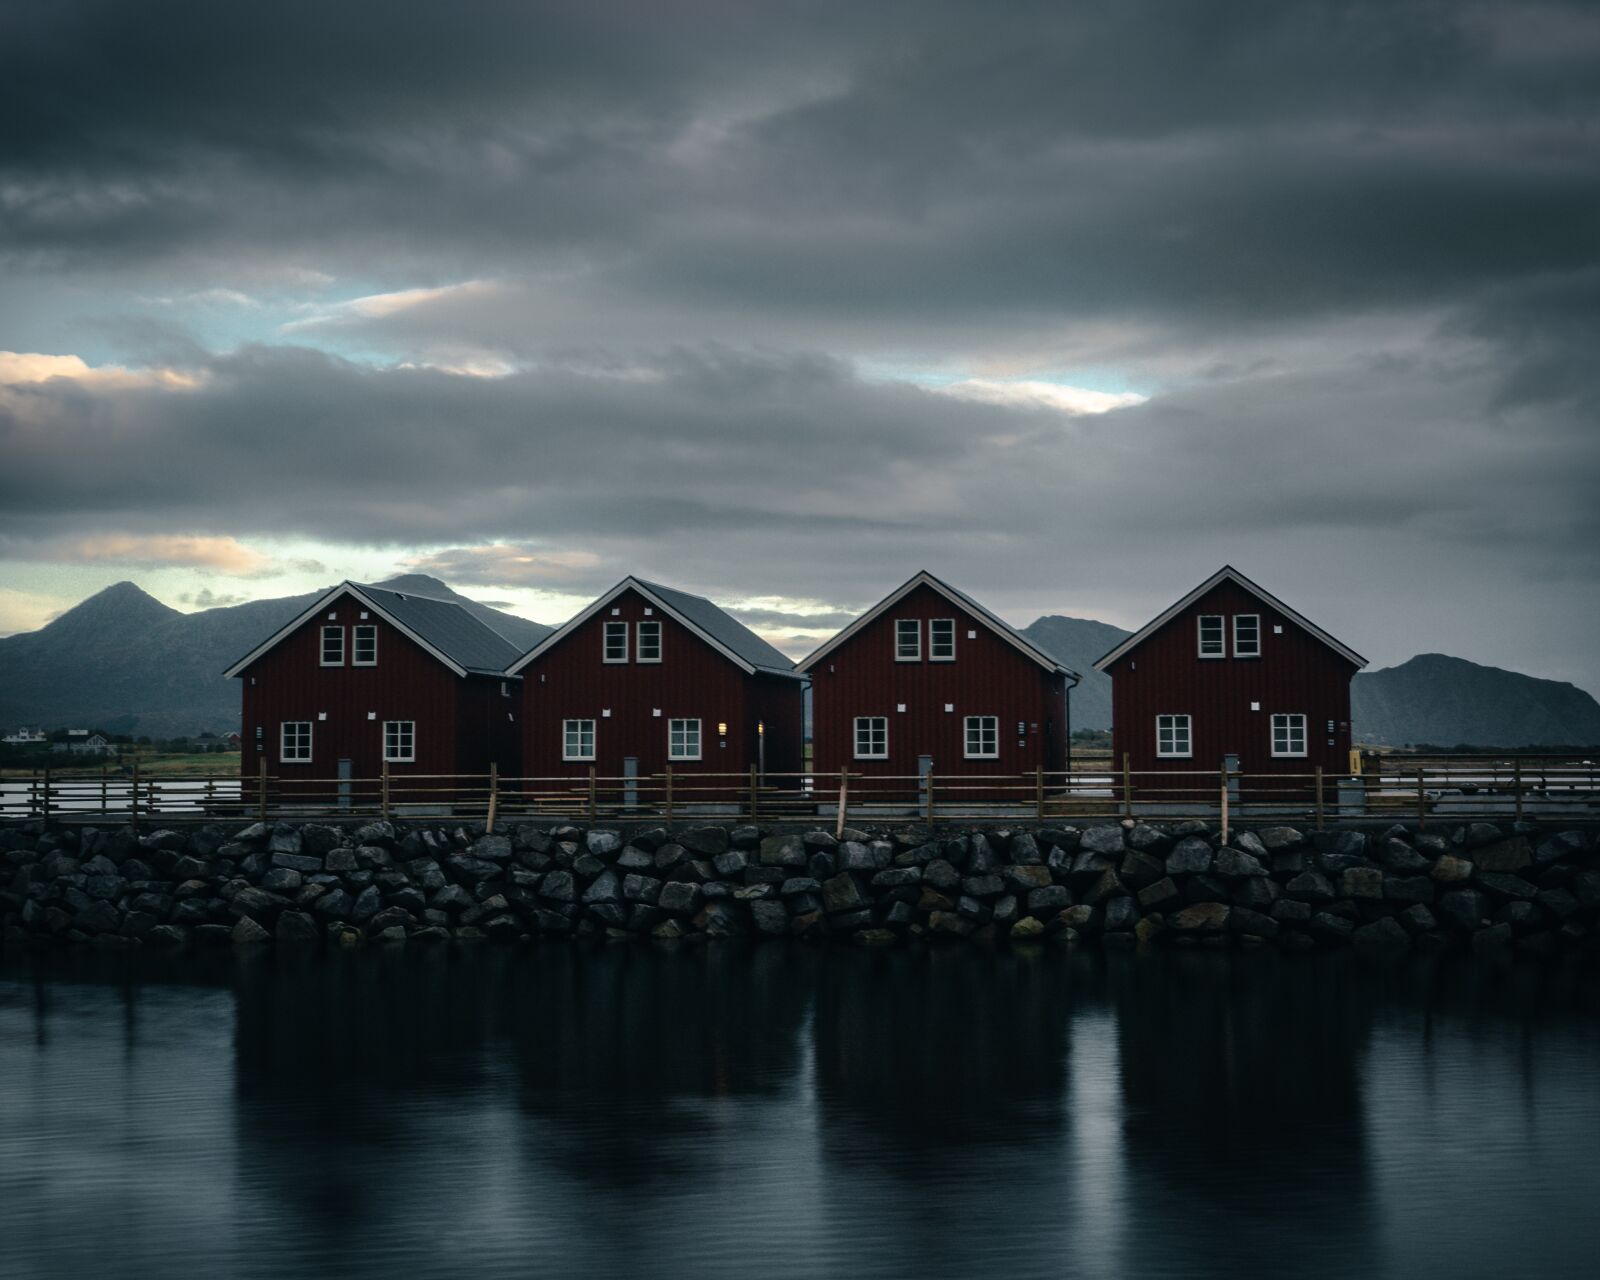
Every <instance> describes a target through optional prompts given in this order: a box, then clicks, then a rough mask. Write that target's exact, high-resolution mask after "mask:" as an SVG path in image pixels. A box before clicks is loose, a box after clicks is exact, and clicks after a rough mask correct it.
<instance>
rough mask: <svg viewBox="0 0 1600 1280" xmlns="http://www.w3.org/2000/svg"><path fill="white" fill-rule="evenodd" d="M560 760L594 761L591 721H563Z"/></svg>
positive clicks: (592, 725) (592, 724)
mask: <svg viewBox="0 0 1600 1280" xmlns="http://www.w3.org/2000/svg"><path fill="white" fill-rule="evenodd" d="M561 758H562V759H563V760H593V759H594V721H593V720H563V721H562V722H561Z"/></svg>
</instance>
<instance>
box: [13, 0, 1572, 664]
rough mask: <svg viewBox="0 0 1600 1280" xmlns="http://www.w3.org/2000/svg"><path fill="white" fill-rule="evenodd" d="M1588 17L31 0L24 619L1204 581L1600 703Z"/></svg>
mask: <svg viewBox="0 0 1600 1280" xmlns="http://www.w3.org/2000/svg"><path fill="white" fill-rule="evenodd" d="M1597 106H1600V6H1596V5H1594V4H1592V3H1574V4H1560V3H1555V4H1467V3H1418V4H1412V3H1404V2H1402V0H1377V2H1375V3H1370V4H1363V3H1360V2H1358V0H1342V2H1340V3H1326V4H1312V3H1294V2H1292V0H1259V2H1242V3H1223V2H1218V0H1212V2H1208V3H1204V4H1174V3H1171V2H1170V0H1151V2H1150V3H1137V2H1135V0H1108V2H1106V3H1071V2H1070V0H1052V2H1050V3H1045V4H1039V5H1030V4H1024V3H1012V4H1006V5H1001V6H996V5H980V4H973V3H968V4H951V5H946V4H939V3H935V2H930V0H917V2H916V3H908V4H896V3H891V2H883V0H878V2H875V3H870V4H863V3H861V2H860V0H849V2H848V3H839V4H833V3H826V2H822V0H817V2H813V3H795V4H783V5H779V4H751V3H749V2H748V0H704V2H702V3H676V2H672V3H665V2H663V3H650V4H646V3H641V2H639V0H634V2H633V3H628V4H607V3H597V2H596V0H572V2H570V3H559V4H537V3H495V4H470V3H468V4H462V3H454V4H414V5H413V4H395V3H393V0H384V2H383V3H376V2H375V0H374V2H371V3H339V4H329V3H327V0H311V2H306V3H301V2H299V0H276V2H275V3H273V4H270V5H269V4H258V5H248V4H217V3H215V0H195V2H193V3H169V2H166V0H151V2H149V3H142V4H129V3H127V0H97V2H86V0H7V3H6V4H4V5H3V6H0V633H3V632H8V631H17V630H28V629H32V628H33V627H36V626H38V625H41V624H42V623H43V622H44V621H45V620H46V619H47V618H48V617H50V616H51V615H53V614H54V613H56V612H58V611H59V610H61V609H62V608H64V607H66V606H68V605H70V604H71V603H73V602H75V601H76V600H77V599H79V598H81V597H82V596H84V595H86V594H88V593H89V592H91V591H93V590H96V589H98V588H99V587H102V586H105V585H107V584H109V583H111V582H114V581H116V580H118V579H121V578H132V579H134V580H135V581H138V582H140V583H141V584H142V585H144V586H145V587H146V588H147V589H149V590H151V591H152V592H153V593H154V594H156V595H158V596H160V597H161V598H163V599H165V600H166V601H167V602H168V603H170V604H173V605H174V606H176V607H179V608H197V607H203V606H205V605H207V604H214V603H226V602H230V601H234V600H239V599H250V598H257V597H262V596H269V595H285V594H289V593H291V592H295V591H303V590H309V589H311V588H313V587H316V586H319V585H324V584H327V583H330V582H333V581H337V580H338V579H340V578H343V577H353V578H358V579H362V578H365V579H371V578H377V577H382V576H385V575H386V574H389V573H392V572H395V571H405V570H422V571H426V572H430V573H435V574H437V575H438V576H440V577H443V578H445V579H446V580H447V581H449V582H450V583H451V584H452V585H453V586H455V587H457V588H458V589H460V590H462V591H464V592H466V593H467V594H469V595H472V596H474V597H476V598H479V599H483V600H488V601H494V602H503V603H505V604H506V605H508V606H509V607H511V608H512V609H513V610H514V611H516V612H519V613H523V614H526V615H527V616H530V617H535V618H538V619H539V620H541V621H545V622H551V623H555V622H559V621H561V620H563V619H564V618H565V617H567V616H568V615H570V614H571V613H573V612H575V611H576V610H577V609H578V608H579V607H580V606H581V605H582V603H584V602H585V601H586V600H587V599H588V598H589V597H590V596H591V595H593V594H595V593H597V592H598V591H600V590H601V589H602V588H604V587H605V586H607V585H609V584H610V583H612V582H614V581H615V580H616V579H618V578H620V577H622V576H623V575H624V574H627V573H638V574H640V575H643V576H649V577H654V578H658V579H660V580H662V581H665V582H668V583H672V584H675V585H678V586H680V587H683V588H686V589H688V590H693V591H699V592H703V593H705V594H708V595H711V596H712V597H713V598H716V599H718V600H720V601H723V602H725V603H731V604H734V605H736V606H738V607H739V608H740V609H741V610H742V611H743V613H744V616H745V617H747V618H748V619H750V620H751V621H752V623H753V624H754V625H757V627H758V629H760V630H762V631H763V632H764V633H765V634H767V635H769V636H771V637H772V638H774V639H775V640H776V641H777V642H778V643H780V644H782V645H783V646H784V647H786V648H787V649H789V650H790V651H791V652H795V653H800V652H805V651H806V650H808V649H809V648H810V647H811V646H812V645H813V644H814V643H816V642H818V641H820V640H821V639H822V638H824V637H825V636H826V635H828V634H830V633H831V631H832V630H834V629H835V628H836V627H837V626H838V625H840V623H842V622H843V621H844V620H846V619H847V618H848V617H849V616H850V615H851V614H852V613H853V612H855V611H857V610H859V609H861V608H863V607H865V606H867V605H869V604H871V603H872V602H874V601H875V600H876V599H878V598H879V597H880V596H881V595H883V594H884V593H885V592H886V591H888V590H889V589H891V588H892V587H894V586H895V585H897V584H898V583H900V582H901V581H902V580H904V579H905V578H906V577H908V576H910V575H911V574H912V573H914V572H915V571H917V570H918V569H923V568H926V569H929V570H931V571H933V572H935V573H937V574H940V575H941V576H944V577H946V578H948V579H949V580H950V581H951V582H953V583H954V584H956V585H957V586H960V587H962V588H964V589H966V590H968V591H970V592H971V593H973V594H975V595H977V596H978V597H979V598H980V599H982V600H984V601H985V602H986V603H988V604H990V605H991V606H992V607H994V608H995V609H996V610H997V611H998V612H1000V613H1001V614H1002V615H1004V616H1006V617H1007V618H1009V619H1010V620H1012V621H1014V622H1017V623H1027V622H1028V621H1031V620H1032V619H1033V618H1034V617H1036V616H1038V615H1039V614H1041V613H1064V614H1069V615H1074V616H1078V617H1090V618H1099V619H1102V620H1104V621H1107V622H1112V623H1116V624H1119V625H1122V626H1126V627H1135V626H1138V625H1140V624H1142V623H1143V622H1144V621H1146V620H1148V618H1149V617H1150V616H1151V615H1153V614H1154V613H1156V612H1158V611H1159V610H1160V609H1161V608H1163V607H1165V606H1166V605H1167V604H1168V603H1170V602H1171V601H1172V600H1173V599H1175V598H1177V597H1178V596H1179V595H1181V594H1183V593H1184V592H1186V591H1187V590H1188V589H1189V588H1190V587H1192V586H1193V585H1194V584H1195V583H1197V582H1198V581H1200V580H1201V579H1203V578H1204V577H1206V576H1207V575H1208V574H1210V573H1211V572H1212V571H1213V570H1215V569H1216V568H1217V567H1218V566H1219V565H1221V564H1222V563H1224V562H1229V563H1232V564H1234V565H1235V566H1237V567H1238V568H1239V569H1241V570H1243V571H1244V572H1245V573H1246V574H1248V575H1250V576H1252V577H1254V578H1255V579H1256V580H1257V581H1259V582H1261V583H1262V584H1263V585H1264V586H1266V587H1267V588H1268V589H1269V590H1272V591H1274V592H1275V593H1277V594H1278V595H1280V596H1281V597H1283V598H1284V599H1286V600H1287V601H1288V602H1289V603H1291V604H1293V605H1295V606H1296V607H1298V608H1300V609H1301V610H1302V611H1303V612H1305V613H1307V614H1308V615H1309V616H1310V617H1312V618H1313V619H1314V620H1315V621H1317V622H1318V623H1319V624H1321V625H1322V626H1324V627H1325V628H1326V629H1328V630H1329V631H1331V632H1333V633H1334V634H1335V635H1337V636H1339V637H1340V638H1341V639H1342V640H1344V641H1345V642H1346V643H1348V644H1350V645H1351V646H1352V647H1354V648H1356V649H1358V650H1360V651H1361V652H1363V653H1365V654H1366V655H1368V656H1369V657H1370V658H1371V659H1372V660H1373V662H1374V665H1389V664H1392V663H1395V662H1399V661H1403V660H1404V659H1406V658H1408V657H1410V656H1411V655H1412V654H1414V653H1418V652H1426V651H1442V652H1446V653H1453V654H1458V655H1460V656H1463V657H1467V658H1471V659H1474V660H1476V661H1480V662H1488V663H1493V664H1496V665H1500V666H1507V667H1512V668H1514V669H1518V670H1524V671H1529V672H1531V673H1533V674H1537V675H1545V676H1551V677H1555V678H1559V679H1566V680H1572V681H1575V682H1577V683H1579V684H1582V685H1584V686H1586V687H1587V688H1589V689H1591V690H1596V691H1600V645H1597V644H1596V641H1595V634H1596V628H1597V624H1600V591H1597V585H1600V584H1597V577H1600V515H1597V509H1600V504H1597V501H1596V492H1597V483H1596V482H1597V479H1600V439H1597V434H1596V433H1597V412H1600V356H1597V351H1600V110H1597Z"/></svg>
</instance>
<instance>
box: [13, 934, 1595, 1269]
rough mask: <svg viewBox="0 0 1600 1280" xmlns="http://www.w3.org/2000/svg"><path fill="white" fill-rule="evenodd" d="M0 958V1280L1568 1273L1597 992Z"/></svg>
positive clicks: (1294, 961) (708, 964) (1300, 971)
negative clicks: (68, 1279) (88, 1279)
mask: <svg viewBox="0 0 1600 1280" xmlns="http://www.w3.org/2000/svg"><path fill="white" fill-rule="evenodd" d="M199 964H200V961H199V960H196V959H195V958H193V957H191V958H188V959H182V960H169V961H161V960H159V959H152V958H143V959H142V961H141V962H140V963H138V964H136V965H132V966H130V965H129V963H128V961H126V960H125V959H122V958H117V957H108V956H99V955H84V956H77V957H52V958H49V959H47V960H35V959H31V958H27V957H21V956H16V955H11V956H8V957H6V958H4V959H0V1274H3V1275H5V1276H8V1277H11V1276H15V1277H25V1276H26V1277H33V1276H40V1277H47V1276H75V1277H76V1276H93V1277H113V1276H141V1277H142V1276H168V1275H177V1274H185V1275H190V1276H194V1277H197V1278H204V1280H211V1278H213V1277H232V1276H379V1275H382V1276H395V1275H411V1276H447V1275H457V1274H468V1273H470V1274H472V1275H480V1276H500V1275H531V1276H552V1277H558V1276H559V1277H585V1276H629V1277H634V1276H646V1275H655V1274H662V1275H683V1276H695V1277H700V1276H710V1277H739V1278H741V1280H746V1278H748V1277H751V1276H757V1277H759V1280H775V1278H777V1277H788V1276H851V1277H857V1276H865V1277H876V1276H978V1275H1000V1276H1006V1277H1016V1276H1058V1275H1085V1276H1092V1275H1108V1274H1118V1275H1123V1276H1137V1277H1143V1276H1178V1275H1185V1276H1187V1275H1217V1276H1222V1275H1227V1276H1256V1275H1260V1276H1274V1277H1276V1276H1281V1275H1284V1274H1293V1275H1296V1276H1302V1277H1303V1276H1335V1275H1338V1276H1347V1275H1360V1276H1404V1277H1408V1278H1414V1277H1418V1276H1435V1275H1437V1276H1491V1275H1492V1276H1504V1275H1530V1276H1593V1275H1595V1274H1597V1273H1600V996H1597V991H1600V974H1597V973H1596V972H1595V971H1594V969H1592V968H1590V969H1581V968H1553V969H1548V970H1543V971H1541V970H1536V969H1531V968H1530V969H1526V970H1524V969H1521V968H1513V969H1508V970H1501V971H1496V972H1492V973H1483V972H1479V971H1477V970H1475V969H1474V968H1473V967H1472V966H1471V965H1470V964H1450V965H1444V964H1437V965H1430V964H1421V963H1419V964H1417V965H1415V966H1414V967H1410V968H1406V969H1402V970H1400V971H1398V972H1396V973H1390V974H1387V975H1385V974H1374V973H1372V972H1370V971H1367V970H1364V969H1362V968H1361V967H1360V966H1359V965H1357V964H1356V963H1355V962H1354V961H1353V959H1352V958H1351V957H1350V956H1348V955H1345V954H1338V955H1330V956H1320V957H1318V956H1314V957H1279V956H1275V955H1262V956H1253V955H1252V956H1243V957H1232V958H1230V957H1225V956H1156V957H1151V958H1139V957H1109V958H1102V957H1099V956H1094V955H1085V956H1070V957H1069V956H1064V955H1061V954H1058V953H1055V952H1046V953H1044V954H1043V955H1039V956H1031V957H1024V956H1018V955H1006V954H991V953H986V952H984V951H981V950H980V949H978V948H975V947H970V948H951V949H948V950H942V951H936V952H933V953H931V954H926V955H913V954H904V953H896V954H892V955H872V954H862V953H857V952H851V951H845V950H843V949H839V950H835V951H831V952H828V953H826V954H823V953H819V952H816V951H812V950H807V949H800V948H796V949H792V950H785V949H783V948H781V947H763V948H756V949H753V950H742V949H735V948H732V947H726V946H725V947H717V948H711V949H708V950H705V951H702V952H688V953H662V952H657V951H652V950H647V949H642V948H633V947H630V948H618V949H611V950H599V951H585V952H578V951H575V950H570V949H566V948H560V947H548V948H543V949H537V950H533V951H527V952H505V951H499V950H494V949H487V948H486V949H483V950H476V951H469V952H465V953H463V952H454V953H452V952H448V951H423V950H420V949H412V950H410V951H407V952H395V953H387V954H384V953H370V954H365V955H354V956H331V957H327V958H306V959H302V960H294V959H290V958H285V957H276V956H272V955H265V956H259V957H253V958H251V959H250V960H248V961H236V960H235V959H234V958H233V957H232V956H229V955H224V956H219V957H216V960H215V965H214V967H209V968H206V969H199V968H197V965H199Z"/></svg>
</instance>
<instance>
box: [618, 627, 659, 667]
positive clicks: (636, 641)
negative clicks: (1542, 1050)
mask: <svg viewBox="0 0 1600 1280" xmlns="http://www.w3.org/2000/svg"><path fill="white" fill-rule="evenodd" d="M623 625H624V626H626V625H627V624H626V623H624V624H623ZM646 627H654V628H655V629H656V656H655V657H653V658H647V657H645V656H644V629H645V628H646ZM662 640H663V637H662V634H661V623H660V622H658V621H657V620H656V619H654V618H651V619H650V620H649V621H648V622H639V623H635V624H634V628H633V660H634V661H635V662H646V663H656V662H660V661H661V653H662V649H663V648H664V647H665V646H664V645H663V643H662Z"/></svg>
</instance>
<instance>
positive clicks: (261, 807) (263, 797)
mask: <svg viewBox="0 0 1600 1280" xmlns="http://www.w3.org/2000/svg"><path fill="white" fill-rule="evenodd" d="M256 763H257V764H258V765H260V768H259V769H257V770H256V821H257V822H265V821H266V820H267V757H266V756H265V755H263V756H262V757H261V759H260V760H258V761H257V762H256ZM135 767H136V768H137V766H135Z"/></svg>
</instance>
